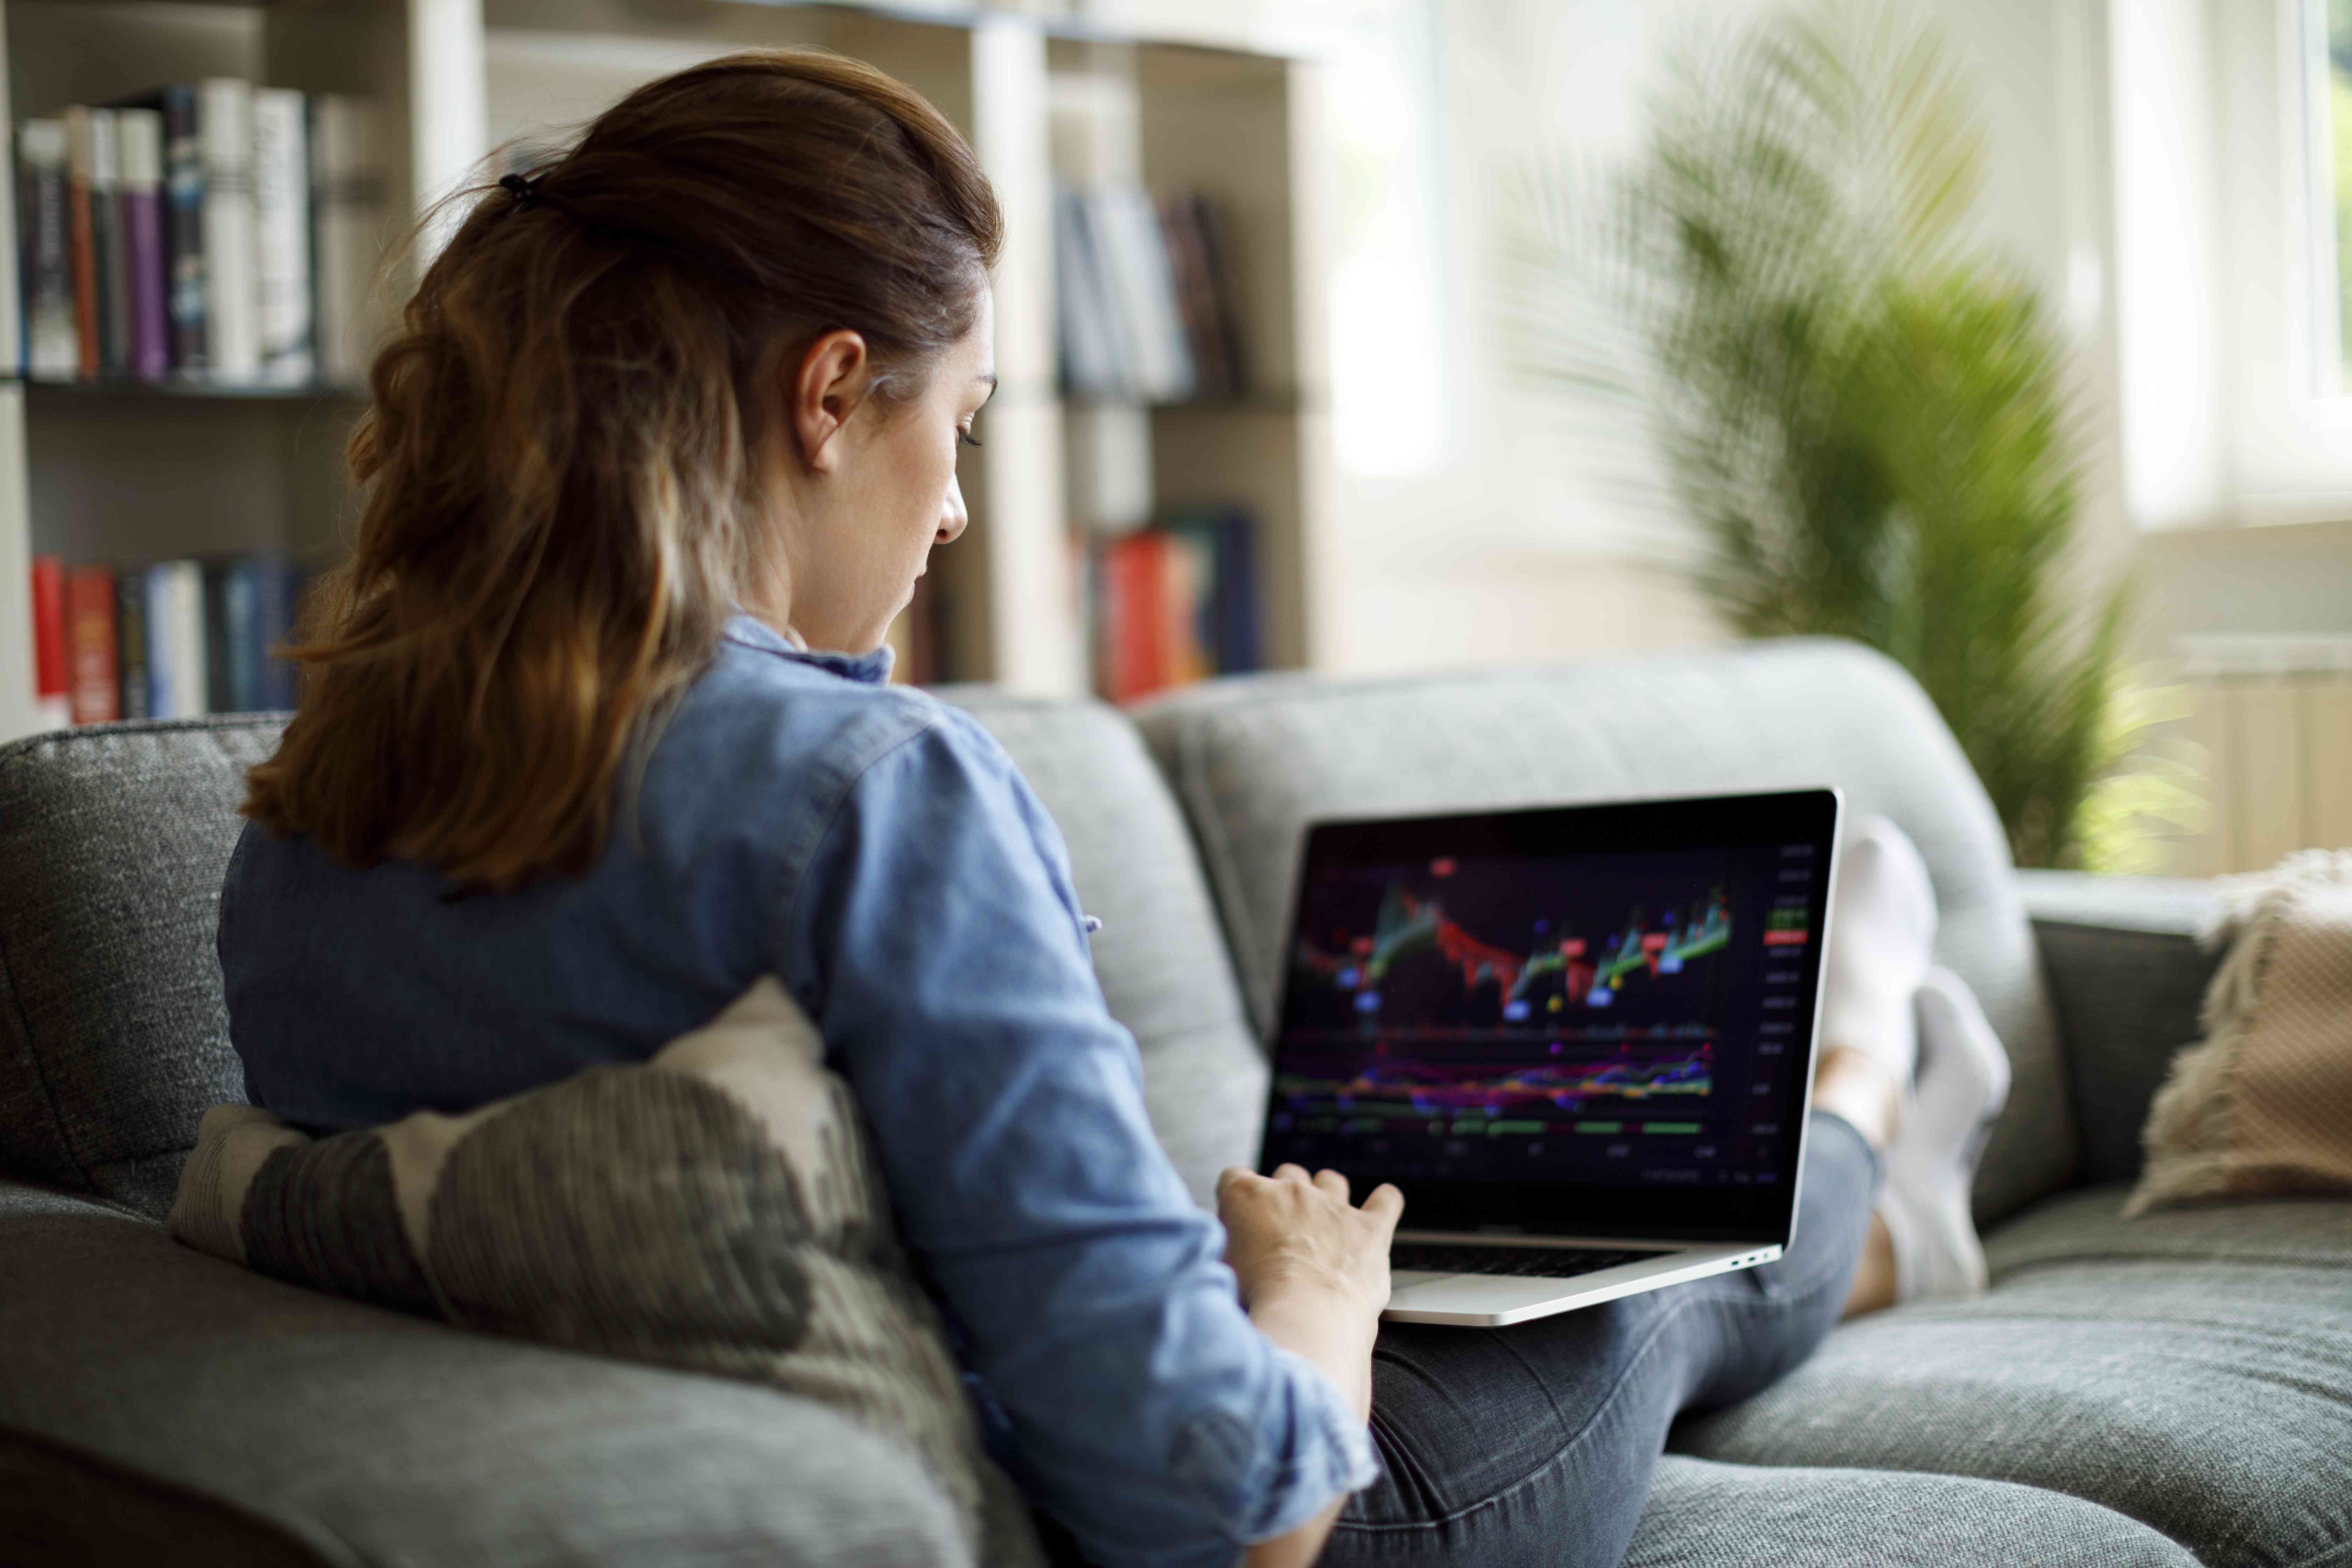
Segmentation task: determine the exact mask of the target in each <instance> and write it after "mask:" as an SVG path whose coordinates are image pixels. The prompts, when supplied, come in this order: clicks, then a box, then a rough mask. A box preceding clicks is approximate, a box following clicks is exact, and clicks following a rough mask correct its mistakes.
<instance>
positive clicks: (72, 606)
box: [66, 566, 122, 724]
mask: <svg viewBox="0 0 2352 1568" xmlns="http://www.w3.org/2000/svg"><path fill="white" fill-rule="evenodd" d="M66 657H67V658H68V660H69V661H70V666H71V668H69V669H68V672H67V674H68V682H69V687H70V696H71V698H72V702H73V721H74V722H75V723H77V724H104V723H108V722H110V721H113V720H116V719H119V718H121V716H122V706H121V689H120V687H119V684H118V683H119V681H120V679H121V672H120V671H119V670H118V669H117V668H115V658H114V574H113V573H112V572H111V571H110V570H109V569H107V568H106V567H104V566H77V567H75V568H74V569H73V570H72V571H71V572H69V573H68V574H66Z"/></svg>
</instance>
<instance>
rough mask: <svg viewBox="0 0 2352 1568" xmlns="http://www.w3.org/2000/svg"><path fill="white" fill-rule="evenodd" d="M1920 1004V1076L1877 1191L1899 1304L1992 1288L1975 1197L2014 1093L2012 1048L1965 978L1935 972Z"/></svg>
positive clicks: (1929, 976)
mask: <svg viewBox="0 0 2352 1568" xmlns="http://www.w3.org/2000/svg"><path fill="white" fill-rule="evenodd" d="M1917 1003H1918V1019H1919V1076H1918V1080H1917V1084H1916V1088H1915V1089H1914V1091H1913V1095H1912V1101H1911V1107H1910V1110H1908V1111H1907V1112H1906V1114H1905V1116H1904V1118H1903V1125H1902V1126H1901V1127H1900V1128H1899V1129H1898V1130H1897V1131H1895V1142H1893V1144H1892V1145H1890V1146H1889V1147H1888V1149H1887V1151H1886V1182H1885V1186H1884V1187H1883V1188H1882V1189H1881V1190H1880V1192H1879V1194H1878V1215H1879V1218H1881V1219H1883V1220H1885V1222H1886V1233H1887V1237H1888V1238H1889V1239H1890V1240H1891V1241H1892V1242H1893V1243H1894V1247H1895V1300H1898V1301H1920V1300H1937V1299H1938V1298H1942V1297H1951V1296H1973V1295H1975V1294H1976V1293H1977V1292H1978V1291H1979V1290H1982V1289H1984V1287H1985V1257H1984V1244H1983V1243H1982V1242H1980V1241H1979V1240H1978V1238H1977V1227H1976V1221H1975V1219H1974V1217H1973V1216H1972V1215H1970V1214H1969V1189H1970V1188H1971V1187H1972V1186H1973V1185H1974V1184H1975V1182H1976V1173H1977V1161H1978V1159H1979V1157H1980V1156H1981V1155H1982V1153H1983V1152H1984V1142H1985V1138H1986V1136H1987V1135H1988V1134H1989V1133H1990V1131H1992V1123H1993V1119H1994V1118H1995V1117H1997V1116H1999V1115H2000V1108H2001V1107H2002V1106H2003V1105H2004V1104H2006V1103H2007V1102H2008V1100H2009V1053H2007V1052H2006V1051H2004V1050H2002V1049H2001V1046H2000V1039H1999V1037H1996V1036H1995V1035H1994V1034H1993V1032H1992V1026H1991V1025H1990V1024H1988V1023H1986V1022H1985V1016H1984V1011H1983V1009H1982V1008H1980V1007H1979V1006H1978V1005H1977V999H1976V994H1975V993H1974V992H1971V991H1970V990H1969V988H1968V984H1967V983H1966V982H1964V981H1962V980H1961V979H1960V977H1959V976H1958V975H1957V974H1954V973H1952V972H1951V971H1950V970H1948V969H1931V970H1929V971H1928V972H1927V978H1926V980H1925V981H1923V982H1922V983H1921V984H1920V987H1919V992H1918V998H1917Z"/></svg>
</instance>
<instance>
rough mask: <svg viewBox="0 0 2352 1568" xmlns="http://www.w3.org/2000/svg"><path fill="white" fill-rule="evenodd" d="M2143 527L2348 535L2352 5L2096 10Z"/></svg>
mask: <svg viewBox="0 0 2352 1568" xmlns="http://www.w3.org/2000/svg"><path fill="white" fill-rule="evenodd" d="M2107 17H2108V41H2109V45H2110V52H2109V56H2108V63H2109V77H2108V81H2109V85H2110V88H2111V93H2110V98H2109V101H2110V104H2111V107H2112V110H2113V140H2112V143H2111V145H2112V150H2113V163H2112V171H2113V174H2114V187H2113V188H2114V193H2115V224H2116V227H2115V272H2114V276H2115V279H2116V334H2117V367H2118V371H2119V375H2120V386H2119V391H2118V396H2119V401H2120V414H2121V426H2122V434H2123V447H2124V454H2123V455H2124V470H2125V493H2126V501H2127V504H2128V506H2129V508H2130V510H2131V512H2132V515H2133V517H2134V519H2135V521H2137V522H2138V523H2139V524H2140V525H2141V526H2142V527H2145V528H2179V527H2210V526H2216V525H2235V524H2248V523H2270V522H2310V521H2346V520H2352V0H2110V4H2109V5H2108V7H2107Z"/></svg>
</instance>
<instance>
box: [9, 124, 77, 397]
mask: <svg viewBox="0 0 2352 1568" xmlns="http://www.w3.org/2000/svg"><path fill="white" fill-rule="evenodd" d="M16 153H17V157H18V159H19V160H20V161H21V163H22V164H23V167H24V175H23V179H24V184H23V186H22V188H21V189H20V191H19V193H18V195H19V198H20V205H21V206H22V208H23V212H24V217H23V226H24V232H23V233H22V234H21V235H20V236H19V244H20V246H21V247H22V250H23V253H24V259H23V263H22V268H21V271H22V274H23V278H22V284H21V287H22V288H23V289H24V293H25V343H24V350H25V374H26V375H28V376H34V377H37V378H39V379H40V380H43V381H70V380H72V379H73V378H74V377H75V376H76V375H78V374H80V371H81V336H80V329H79V326H78V325H77V323H76V321H75V319H74V286H73V263H74V253H73V225H72V220H71V217H70V216H69V209H70V206H71V196H70V195H69V192H68V181H67V176H66V128H65V125H64V124H63V122H61V121H55V120H28V121H26V122H25V123H24V125H23V126H22V127H20V128H19V129H18V131H17V133H16Z"/></svg>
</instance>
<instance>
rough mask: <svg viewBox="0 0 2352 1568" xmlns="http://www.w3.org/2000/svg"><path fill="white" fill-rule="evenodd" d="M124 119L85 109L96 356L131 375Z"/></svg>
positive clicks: (103, 367)
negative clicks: (95, 288)
mask: <svg viewBox="0 0 2352 1568" xmlns="http://www.w3.org/2000/svg"><path fill="white" fill-rule="evenodd" d="M121 124H122V122H121V121H120V120H119V119H117V118H116V116H115V111H114V110H110V109H93V110H89V146H90V166H89V168H90V173H89V201H90V208H89V226H90V237H91V241H92V244H91V249H92V250H93V252H94V253H95V255H96V258H97V279H98V359H99V369H100V373H101V374H106V375H128V374H131V258H130V255H129V252H128V248H127V247H126V245H125V242H124V237H123V233H122V195H121V193H122V138H121Z"/></svg>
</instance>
